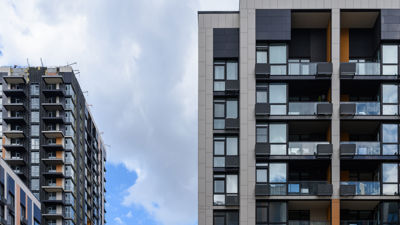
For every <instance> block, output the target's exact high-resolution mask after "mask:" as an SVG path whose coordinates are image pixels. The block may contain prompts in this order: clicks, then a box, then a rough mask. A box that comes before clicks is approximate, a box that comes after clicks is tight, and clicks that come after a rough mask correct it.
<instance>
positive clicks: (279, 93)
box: [269, 84, 286, 103]
mask: <svg viewBox="0 0 400 225" xmlns="http://www.w3.org/2000/svg"><path fill="white" fill-rule="evenodd" d="M269 103H286V85H284V84H279V85H276V84H274V85H270V94H269Z"/></svg>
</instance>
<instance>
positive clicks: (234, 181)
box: [214, 174, 238, 205]
mask: <svg viewBox="0 0 400 225" xmlns="http://www.w3.org/2000/svg"><path fill="white" fill-rule="evenodd" d="M225 194H229V195H232V194H235V195H237V194H238V175H237V174H227V175H224V174H216V175H214V205H225Z"/></svg>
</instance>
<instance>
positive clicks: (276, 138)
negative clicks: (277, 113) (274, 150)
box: [269, 124, 286, 143]
mask: <svg viewBox="0 0 400 225" xmlns="http://www.w3.org/2000/svg"><path fill="white" fill-rule="evenodd" d="M269 142H270V143H286V124H270V125H269Z"/></svg>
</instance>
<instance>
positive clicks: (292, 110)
mask: <svg viewBox="0 0 400 225" xmlns="http://www.w3.org/2000/svg"><path fill="white" fill-rule="evenodd" d="M317 104H318V102H289V113H288V114H289V115H315V114H317Z"/></svg>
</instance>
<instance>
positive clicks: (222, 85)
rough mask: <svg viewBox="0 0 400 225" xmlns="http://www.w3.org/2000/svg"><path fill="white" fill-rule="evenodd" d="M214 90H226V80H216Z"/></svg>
mask: <svg viewBox="0 0 400 225" xmlns="http://www.w3.org/2000/svg"><path fill="white" fill-rule="evenodd" d="M214 91H225V82H224V81H215V82H214Z"/></svg>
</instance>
